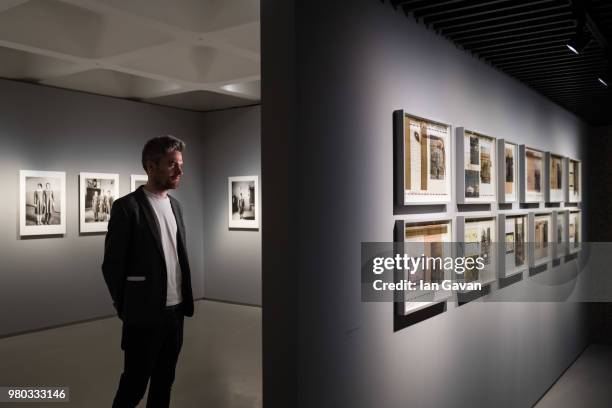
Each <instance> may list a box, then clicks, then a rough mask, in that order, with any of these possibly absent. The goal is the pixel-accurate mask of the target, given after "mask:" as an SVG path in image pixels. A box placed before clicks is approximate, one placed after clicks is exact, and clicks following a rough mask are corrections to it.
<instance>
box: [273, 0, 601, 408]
mask: <svg viewBox="0 0 612 408" xmlns="http://www.w3.org/2000/svg"><path fill="white" fill-rule="evenodd" d="M281 3H282V4H281ZM286 4H287V1H286V0H282V2H281V1H279V2H274V1H271V2H268V3H264V4H263V10H262V19H263V21H262V30H263V31H262V41H263V43H262V49H263V50H264V51H265V52H267V53H269V54H270V55H273V54H274V53H275V52H278V53H279V54H280V55H287V56H291V55H292V53H294V54H293V55H294V58H295V62H294V63H292V62H287V63H283V65H282V67H281V68H279V66H278V65H273V64H272V62H270V61H267V60H266V58H265V55H264V58H263V61H262V62H263V65H262V69H263V71H262V78H263V80H262V84H263V89H262V92H263V100H264V105H263V110H262V112H263V114H262V115H263V116H262V124H263V128H262V158H263V159H262V173H263V176H264V177H265V179H266V183H267V185H275V186H276V185H280V186H283V187H279V188H276V189H275V192H274V196H267V195H266V194H268V190H264V198H265V199H266V200H267V201H270V200H271V199H275V200H276V201H277V206H279V207H281V206H283V205H285V206H287V207H288V208H289V209H290V211H291V212H290V214H288V215H287V214H284V213H281V214H280V216H282V217H285V218H283V222H285V223H286V224H285V225H287V227H286V228H287V230H283V229H281V228H278V229H277V230H275V231H274V234H272V233H271V230H270V229H269V228H268V227H267V226H266V225H267V223H269V222H271V220H270V218H271V217H273V216H274V214H273V213H272V211H270V212H268V213H264V216H265V217H264V242H263V279H264V298H263V314H264V317H263V321H264V401H265V400H266V399H267V401H270V402H271V405H269V406H283V402H284V403H285V405H284V406H300V407H314V406H317V407H341V406H352V407H374V406H376V407H385V408H394V407H398V408H399V407H453V408H455V407H530V406H532V405H533V403H534V402H535V401H536V400H537V399H538V398H539V397H540V396H541V395H542V394H543V393H544V392H545V391H546V389H547V388H548V387H549V386H550V385H551V384H552V383H553V382H554V381H555V379H556V378H557V377H558V376H559V375H560V374H561V373H562V372H563V370H564V369H565V368H566V367H567V366H568V365H569V364H570V363H571V362H572V361H573V359H574V358H575V357H576V356H577V355H578V354H579V353H580V352H581V351H582V350H583V348H584V347H585V345H586V344H587V341H588V339H587V332H588V330H587V328H586V323H585V320H586V319H585V310H586V308H585V307H583V305H580V304H576V303H550V302H547V303H544V302H542V303H518V302H514V303H512V302H504V303H485V302H483V301H482V299H481V300H478V301H474V302H471V303H468V304H465V305H463V306H458V305H456V303H453V302H449V309H448V310H447V311H446V312H444V313H442V314H441V315H438V316H436V317H434V318H431V319H429V320H425V321H423V322H421V323H418V324H416V325H413V326H410V327H408V328H406V329H403V330H401V331H397V332H394V326H393V308H392V305H391V304H389V303H363V302H361V298H360V284H361V282H360V268H361V261H360V243H361V242H379V241H381V242H384V241H391V240H392V239H393V225H394V221H395V220H396V219H402V218H408V216H401V215H394V206H393V137H392V135H393V129H392V113H393V111H394V110H396V109H405V110H406V111H408V112H410V113H413V114H415V115H419V116H422V117H427V118H431V119H434V120H438V121H443V122H446V123H450V124H452V125H453V126H464V127H466V128H469V129H472V130H476V131H479V132H482V133H485V134H489V135H492V136H494V137H498V138H506V139H509V140H512V141H514V142H516V143H525V144H528V145H530V146H534V147H538V148H541V149H543V150H553V151H557V152H559V153H561V154H564V155H568V156H574V157H577V158H579V159H584V158H585V145H586V143H585V139H586V137H587V134H588V132H587V130H588V128H587V127H586V126H585V125H584V124H583V123H582V122H581V121H580V120H579V119H577V118H576V117H575V116H574V115H572V114H571V113H569V112H567V111H565V110H563V109H562V108H560V107H559V106H557V105H555V104H553V103H552V102H550V101H549V100H547V99H545V98H544V97H542V96H541V95H539V94H537V93H536V92H534V91H532V90H531V89H529V88H527V87H525V86H524V85H522V84H520V83H519V82H517V81H516V80H514V79H512V78H510V77H508V76H506V75H504V74H503V73H501V72H499V71H497V70H495V69H493V68H491V67H490V66H487V65H486V64H484V63H482V62H481V61H479V60H477V59H476V58H473V57H472V56H470V55H468V54H466V53H465V52H464V51H462V50H460V49H458V48H456V47H455V46H453V45H452V44H451V43H449V42H448V41H447V40H445V39H444V38H441V37H439V36H437V35H436V34H435V33H433V32H431V31H428V30H427V29H425V28H424V27H422V26H420V25H417V24H416V22H414V21H413V20H412V19H408V18H406V17H405V16H404V15H403V13H402V12H401V11H395V10H394V9H393V8H392V7H391V6H390V5H389V2H387V3H386V4H383V3H381V2H379V1H373V0H355V1H353V2H351V5H350V6H347V5H346V4H345V3H344V2H328V1H324V0H314V1H313V0H309V1H305V0H295V1H293V2H292V6H288V5H286ZM287 21H295V27H293V26H292V24H289V23H285V22H287ZM313 21H315V22H316V24H313V23H312V22H313ZM291 41H293V46H291V45H292V44H288V42H291ZM274 47H276V48H274ZM283 69H284V71H283ZM274 78H279V80H278V83H275V82H274V81H272V79H274ZM292 78H295V85H294V86H295V89H292V88H290V87H289V86H287V83H289V84H291V83H292ZM280 87H283V88H282V89H281V88H280ZM287 105H289V106H295V107H297V109H298V111H297V114H296V115H295V117H296V121H295V123H286V122H285V121H281V122H280V126H281V128H280V129H278V126H279V124H278V123H276V122H275V121H274V118H275V117H282V114H280V113H279V112H281V111H282V110H283V108H284V106H287ZM274 109H277V111H274ZM282 132H286V135H287V137H288V138H291V139H292V140H291V141H290V142H287V143H285V144H283V145H282V146H280V147H276V146H275V145H274V142H275V140H276V139H280V134H281V133H282ZM268 138H270V140H268ZM294 145H295V148H293V146H294ZM284 154H286V155H288V159H287V160H286V161H282V162H278V163H277V162H275V160H274V158H275V156H281V155H284ZM587 172H588V169H585V173H587ZM583 177H584V178H583V180H584V179H586V178H587V177H588V175H587V174H585V175H584V176H583ZM292 186H299V188H293V187H292ZM583 194H584V195H583V197H584V199H585V201H587V200H588V194H589V193H588V190H584V191H583ZM515 208H517V206H516V205H515ZM265 211H266V209H264V212H265ZM458 214H459V213H458V211H457V208H456V206H455V205H452V204H451V205H449V206H448V211H447V212H445V213H444V215H446V216H448V217H451V218H455V217H456V216H457V215H458ZM439 215H440V214H439V213H434V214H431V216H432V217H436V216H439ZM584 217H588V212H585V213H584ZM287 231H288V232H287ZM285 233H287V234H288V236H289V238H288V242H290V243H291V245H290V250H291V251H292V252H290V253H289V254H288V255H287V256H286V257H284V258H281V260H284V261H283V262H284V263H283V262H280V263H279V258H278V257H277V256H276V254H275V252H278V251H275V248H274V247H273V246H272V245H273V244H274V245H278V247H279V248H283V249H285V247H284V246H283V240H284V239H285V237H284V234H285ZM291 265H295V267H293V268H292V267H291ZM578 269H579V264H578V261H577V260H571V261H568V262H564V263H562V264H561V265H560V266H559V267H558V268H555V269H554V270H552V267H551V266H550V265H549V266H548V270H547V271H546V272H543V273H541V274H538V275H535V276H530V275H528V274H526V273H525V274H524V276H523V278H522V280H520V281H518V282H516V283H515V284H513V285H511V286H508V287H506V288H504V289H501V290H500V288H499V286H498V285H497V284H495V285H493V292H494V293H493V294H492V295H491V297H495V298H497V299H508V300H510V299H512V298H513V295H516V294H519V293H521V291H524V290H526V288H527V287H528V286H530V285H528V284H530V283H534V282H535V283H536V286H537V282H538V281H539V280H542V279H543V276H550V275H549V274H552V273H558V274H559V276H572V274H574V273H575V272H576V271H577V270H578ZM288 270H291V274H292V276H294V278H293V279H292V280H290V281H289V282H287V285H288V286H287V287H286V288H284V290H285V291H288V292H290V295H289V296H288V295H287V294H286V293H284V292H281V291H278V292H277V293H274V292H272V291H271V290H269V289H268V286H267V284H266V282H274V281H275V279H285V280H286V279H287V278H286V273H287V271H288ZM575 280H576V279H573V280H569V281H568V282H565V283H564V284H562V285H558V286H551V287H548V286H547V285H542V287H544V286H546V289H545V290H546V292H548V293H549V294H550V295H553V296H555V297H558V298H559V299H564V298H566V297H567V296H568V288H569V293H571V288H572V287H573V286H574V284H575ZM557 295H558V296H557ZM274 308H276V309H282V308H285V309H286V310H287V312H286V313H284V314H280V313H276V312H275V311H274ZM274 318H276V319H277V320H276V321H274ZM281 319H285V320H286V321H282V320H281ZM292 322H296V324H293V323H292ZM274 324H276V325H278V327H283V328H284V329H285V331H284V332H281V331H280V330H278V329H277V328H276V327H275V326H274ZM286 345H289V346H286ZM275 347H278V348H279V349H280V350H282V352H283V358H284V359H285V360H283V361H280V362H279V360H278V358H277V356H276V355H273V353H272V351H273V350H274V349H275ZM266 351H267V352H266ZM285 361H286V362H285ZM280 375H282V376H283V378H284V379H286V380H285V381H284V382H283V381H278V380H277V381H276V383H275V384H274V387H276V388H280V389H285V387H286V388H287V389H291V390H293V392H292V393H289V392H286V393H284V394H283V398H285V401H281V399H280V398H278V399H275V397H274V396H270V395H271V393H272V392H274V390H273V389H271V387H266V381H265V379H266V378H272V379H274V378H279V377H278V376H280ZM296 387H297V388H296ZM296 401H297V402H296Z"/></svg>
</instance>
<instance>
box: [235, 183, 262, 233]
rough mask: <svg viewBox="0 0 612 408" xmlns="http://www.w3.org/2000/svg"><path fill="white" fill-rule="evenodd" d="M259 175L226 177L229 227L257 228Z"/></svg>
mask: <svg viewBox="0 0 612 408" xmlns="http://www.w3.org/2000/svg"><path fill="white" fill-rule="evenodd" d="M258 184H259V177H258V176H239V177H229V178H228V191H229V197H228V201H229V202H228V208H229V228H245V229H258V228H259V191H258V189H259V186H258Z"/></svg>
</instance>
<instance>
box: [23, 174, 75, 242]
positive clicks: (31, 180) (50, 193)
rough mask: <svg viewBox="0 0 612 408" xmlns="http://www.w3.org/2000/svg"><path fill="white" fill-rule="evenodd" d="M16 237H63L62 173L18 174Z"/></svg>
mask: <svg viewBox="0 0 612 408" xmlns="http://www.w3.org/2000/svg"><path fill="white" fill-rule="evenodd" d="M19 178H20V183H19V186H20V216H19V217H20V235H22V236H27V235H58V234H65V233H66V173H64V172H50V171H35V170H21V171H20V172H19Z"/></svg>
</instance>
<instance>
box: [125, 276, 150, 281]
mask: <svg viewBox="0 0 612 408" xmlns="http://www.w3.org/2000/svg"><path fill="white" fill-rule="evenodd" d="M146 279H147V277H146V276H128V277H127V278H126V279H125V280H127V281H128V282H142V281H145V280H146Z"/></svg>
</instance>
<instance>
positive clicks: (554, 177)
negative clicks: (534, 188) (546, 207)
mask: <svg viewBox="0 0 612 408" xmlns="http://www.w3.org/2000/svg"><path fill="white" fill-rule="evenodd" d="M546 168H547V169H548V171H547V174H548V177H547V179H548V181H547V182H546V185H545V189H544V193H545V194H544V195H545V197H544V199H545V201H546V202H547V203H560V202H562V201H563V200H564V198H565V171H564V168H565V158H564V157H562V156H560V155H558V154H555V153H550V152H547V153H546Z"/></svg>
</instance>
